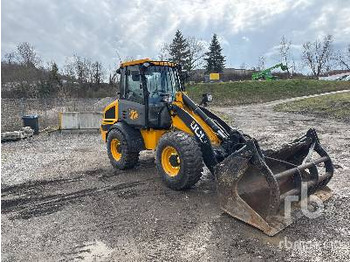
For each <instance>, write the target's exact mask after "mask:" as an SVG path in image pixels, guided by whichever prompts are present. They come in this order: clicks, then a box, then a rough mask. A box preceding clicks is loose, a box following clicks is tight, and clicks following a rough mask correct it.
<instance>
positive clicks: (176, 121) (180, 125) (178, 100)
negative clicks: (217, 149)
mask: <svg viewBox="0 0 350 262" xmlns="http://www.w3.org/2000/svg"><path fill="white" fill-rule="evenodd" d="M173 103H174V104H175V105H177V106H178V107H180V108H182V109H184V110H185V111H186V112H188V113H189V114H190V115H191V116H192V117H193V118H194V119H196V121H197V122H198V123H199V124H200V126H201V127H202V128H203V130H204V132H205V133H206V134H207V136H208V138H209V140H210V142H211V143H212V144H213V145H219V144H220V143H221V141H220V139H219V138H218V136H217V135H216V134H215V133H214V131H213V130H212V129H211V128H210V126H208V125H207V123H205V122H204V121H203V119H202V118H201V117H200V116H198V115H197V114H195V113H194V112H193V111H192V110H190V109H189V108H188V107H186V106H185V105H184V103H183V100H182V92H178V93H176V95H175V102H173ZM172 120H173V127H175V128H176V129H179V130H181V131H184V132H186V133H188V134H191V135H193V132H192V130H191V129H189V128H188V127H187V126H186V125H185V123H184V122H183V121H182V120H181V119H180V118H179V117H178V116H173V117H172Z"/></svg>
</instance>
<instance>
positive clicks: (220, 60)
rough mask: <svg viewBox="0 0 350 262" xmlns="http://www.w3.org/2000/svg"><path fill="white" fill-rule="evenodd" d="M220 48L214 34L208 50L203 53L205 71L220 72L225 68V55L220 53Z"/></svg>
mask: <svg viewBox="0 0 350 262" xmlns="http://www.w3.org/2000/svg"><path fill="white" fill-rule="evenodd" d="M221 52H222V48H221V46H220V43H219V41H218V38H217V35H216V34H214V35H213V38H212V40H211V43H210V46H209V52H207V53H205V55H206V56H207V57H206V58H204V60H205V61H206V63H207V64H206V71H207V73H222V71H223V70H224V68H225V56H223V55H222V54H221Z"/></svg>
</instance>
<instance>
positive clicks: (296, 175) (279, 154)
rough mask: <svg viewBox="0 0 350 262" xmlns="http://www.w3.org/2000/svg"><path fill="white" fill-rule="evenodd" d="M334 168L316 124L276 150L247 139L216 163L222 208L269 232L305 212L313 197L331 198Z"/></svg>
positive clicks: (270, 234)
mask: <svg viewBox="0 0 350 262" xmlns="http://www.w3.org/2000/svg"><path fill="white" fill-rule="evenodd" d="M315 155H316V157H315ZM321 171H322V172H321ZM333 173H334V168H333V164H332V161H331V159H330V158H329V156H328V154H327V153H326V151H325V150H324V149H323V148H322V146H321V144H320V142H319V140H318V137H317V134H316V131H315V130H314V129H310V130H309V131H308V132H307V134H306V135H304V136H302V137H300V138H299V139H296V140H294V141H293V142H292V143H290V144H287V145H284V146H282V148H280V149H279V150H267V151H264V152H263V151H261V149H260V147H259V145H258V143H257V141H256V140H254V139H249V140H247V142H246V143H245V145H244V146H243V147H242V148H241V149H239V150H238V151H236V152H234V153H232V154H231V155H229V156H228V157H227V158H226V159H224V160H223V161H222V162H221V163H220V164H218V165H217V166H216V168H215V174H216V179H217V189H218V196H219V202H220V207H221V208H222V209H223V210H224V211H225V212H227V213H228V214H230V215H231V216H233V217H235V218H237V219H239V220H241V221H244V222H246V223H248V224H250V225H252V226H254V227H256V228H258V229H260V230H262V231H263V232H264V233H265V234H267V235H269V236H273V235H275V234H277V233H278V232H280V231H281V230H283V229H284V228H286V227H287V226H288V225H290V224H292V223H293V221H295V220H296V219H298V218H299V217H300V216H302V214H301V213H302V212H304V213H306V211H307V205H306V204H305V203H307V202H308V201H311V202H312V201H314V200H315V199H316V196H317V197H318V199H320V200H322V201H326V200H327V199H329V198H330V197H331V195H332V193H331V190H330V189H329V188H328V187H327V186H326V185H327V183H328V182H329V181H330V179H331V178H332V176H333Z"/></svg>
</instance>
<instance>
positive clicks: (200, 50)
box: [187, 37, 205, 71]
mask: <svg viewBox="0 0 350 262" xmlns="http://www.w3.org/2000/svg"><path fill="white" fill-rule="evenodd" d="M187 43H188V49H189V51H190V52H189V55H188V65H187V70H188V71H192V70H194V69H196V68H198V67H200V66H202V65H203V62H204V60H203V57H204V56H205V47H204V45H203V43H202V42H201V41H200V40H198V39H197V38H195V37H188V38H187Z"/></svg>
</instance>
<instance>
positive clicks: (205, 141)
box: [190, 121, 207, 143]
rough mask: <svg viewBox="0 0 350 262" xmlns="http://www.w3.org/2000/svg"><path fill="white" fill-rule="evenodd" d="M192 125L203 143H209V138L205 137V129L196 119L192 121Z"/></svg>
mask: <svg viewBox="0 0 350 262" xmlns="http://www.w3.org/2000/svg"><path fill="white" fill-rule="evenodd" d="M190 126H191V129H192V131H193V133H194V134H195V135H196V137H198V138H199V140H200V141H201V142H202V143H207V140H206V139H205V134H204V132H203V130H202V129H201V128H200V127H199V126H198V124H197V123H196V122H195V121H192V123H191V125H190Z"/></svg>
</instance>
